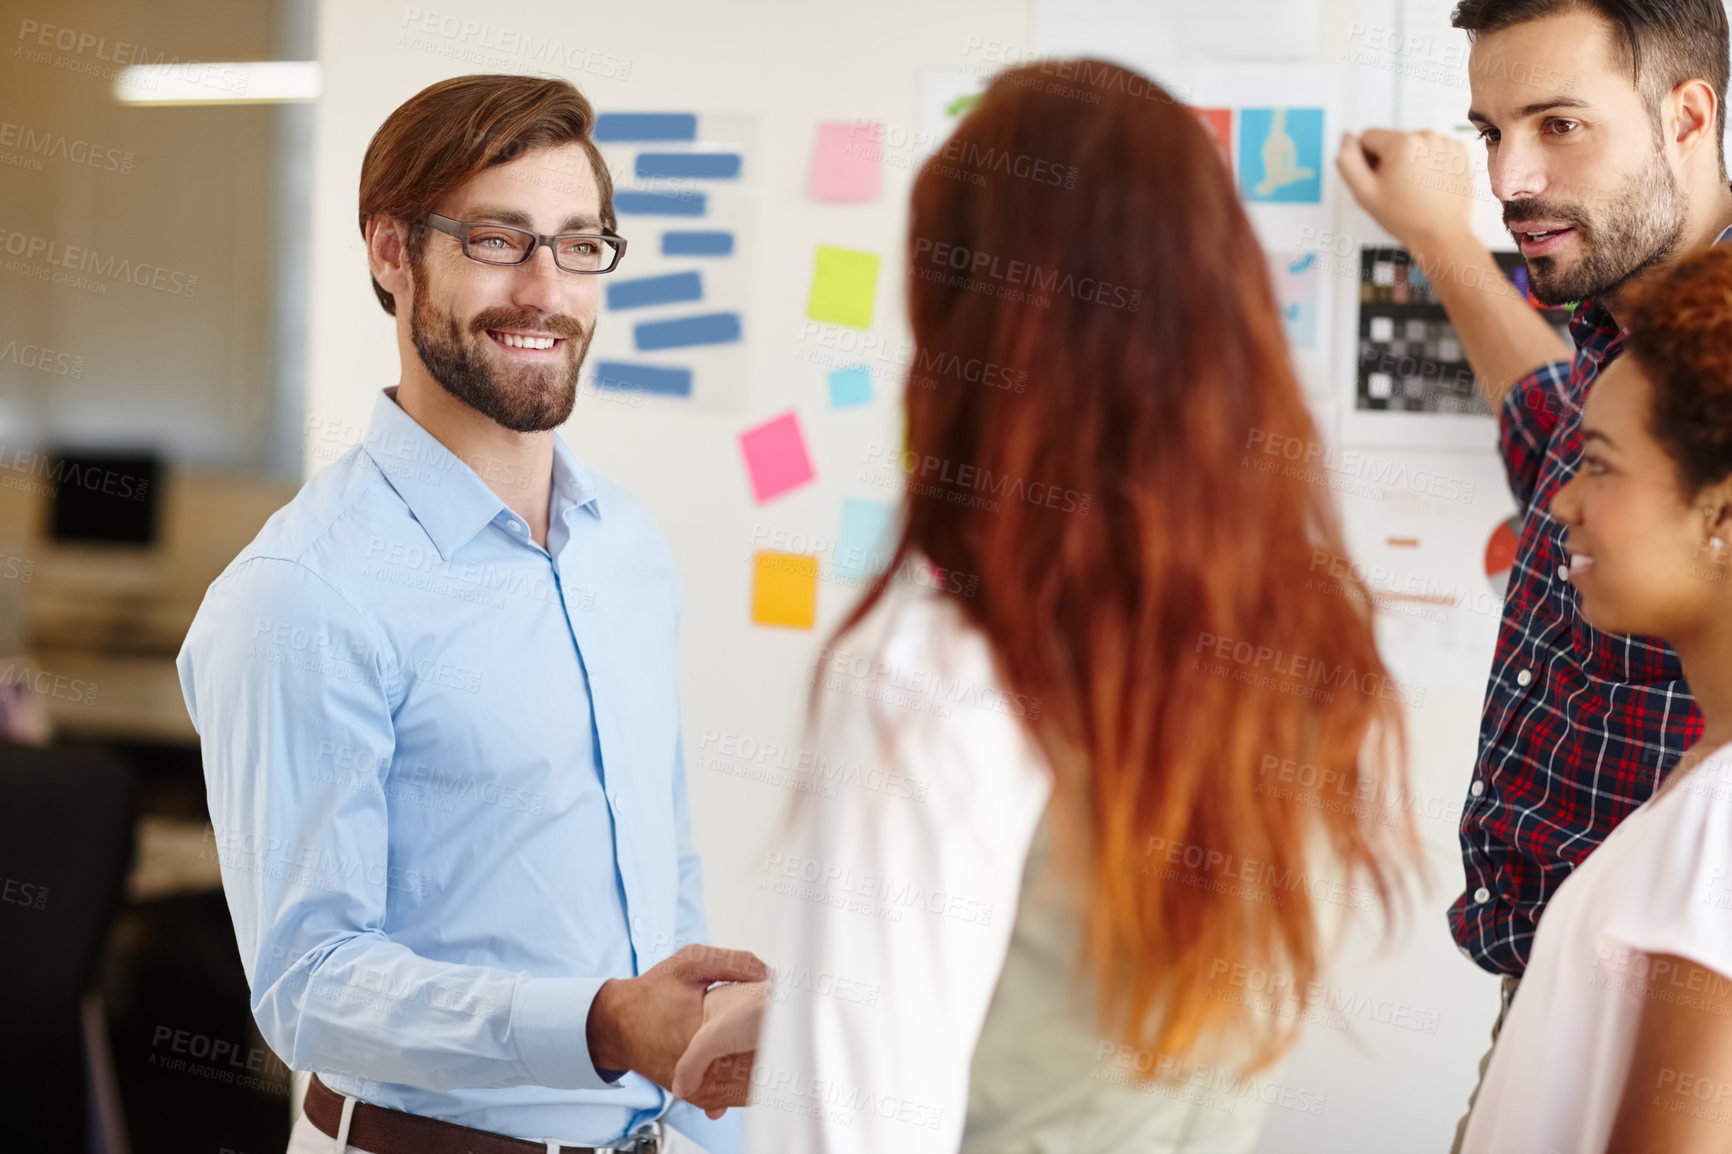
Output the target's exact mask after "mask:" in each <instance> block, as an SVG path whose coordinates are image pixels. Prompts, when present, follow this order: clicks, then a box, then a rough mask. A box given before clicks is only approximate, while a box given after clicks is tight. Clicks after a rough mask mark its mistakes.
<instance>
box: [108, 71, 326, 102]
mask: <svg viewBox="0 0 1732 1154" xmlns="http://www.w3.org/2000/svg"><path fill="white" fill-rule="evenodd" d="M323 87H324V70H323V69H322V68H320V67H319V62H318V61H317V60H252V61H243V62H240V63H230V64H224V63H219V62H215V61H203V60H189V61H185V62H182V61H176V62H174V63H173V64H133V65H129V66H128V67H126V68H123V69H121V70H120V75H119V76H117V77H116V78H115V81H114V98H115V99H116V100H118V101H120V102H121V103H122V104H287V103H296V102H304V101H308V100H317V99H318V98H319V91H320V89H322V88H323Z"/></svg>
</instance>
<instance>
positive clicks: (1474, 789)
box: [1467, 781, 1485, 797]
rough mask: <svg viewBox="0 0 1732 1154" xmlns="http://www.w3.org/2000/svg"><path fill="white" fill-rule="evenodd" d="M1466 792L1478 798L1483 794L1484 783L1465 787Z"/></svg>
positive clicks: (1475, 783)
mask: <svg viewBox="0 0 1732 1154" xmlns="http://www.w3.org/2000/svg"><path fill="white" fill-rule="evenodd" d="M1467 792H1469V793H1471V794H1473V796H1475V797H1478V796H1479V795H1480V794H1482V793H1484V792H1485V782H1483V781H1476V782H1474V783H1473V784H1472V785H1470V786H1468V787H1467Z"/></svg>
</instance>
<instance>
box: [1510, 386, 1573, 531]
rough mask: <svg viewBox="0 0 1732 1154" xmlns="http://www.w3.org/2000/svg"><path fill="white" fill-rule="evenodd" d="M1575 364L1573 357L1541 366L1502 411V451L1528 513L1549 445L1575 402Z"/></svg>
mask: <svg viewBox="0 0 1732 1154" xmlns="http://www.w3.org/2000/svg"><path fill="white" fill-rule="evenodd" d="M1572 365H1573V362H1572V361H1569V360H1560V361H1551V362H1549V363H1547V364H1543V365H1541V366H1540V367H1539V368H1537V369H1535V370H1534V371H1533V372H1531V373H1529V374H1528V375H1527V376H1525V377H1523V378H1522V379H1521V380H1519V381H1517V382H1516V384H1515V387H1514V388H1512V389H1511V390H1510V391H1509V396H1507V397H1505V398H1504V401H1503V407H1502V409H1501V410H1500V411H1499V414H1498V451H1499V452H1500V453H1501V454H1502V456H1503V467H1504V473H1505V475H1506V476H1507V477H1508V478H1509V487H1510V492H1511V493H1512V494H1514V496H1515V499H1516V504H1517V505H1518V506H1520V507H1521V510H1522V512H1523V513H1524V514H1525V513H1526V512H1527V508H1528V505H1529V504H1531V503H1532V501H1533V496H1534V490H1535V489H1536V488H1537V487H1538V485H1539V479H1540V466H1541V465H1542V464H1544V462H1545V458H1546V446H1547V445H1549V444H1550V443H1551V439H1552V433H1553V432H1555V431H1556V430H1557V427H1558V421H1559V419H1560V418H1561V417H1562V416H1563V413H1564V411H1565V410H1566V409H1567V408H1569V406H1570V405H1572V404H1573V403H1574V402H1572V401H1571V400H1570V399H1569V393H1568V389H1569V381H1570V369H1571V367H1572Z"/></svg>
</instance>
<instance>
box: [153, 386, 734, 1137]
mask: <svg viewBox="0 0 1732 1154" xmlns="http://www.w3.org/2000/svg"><path fill="white" fill-rule="evenodd" d="M394 393H395V390H394V389H388V390H385V391H384V392H383V393H381V395H380V396H379V398H378V401H377V403H376V404H375V406H374V411H373V419H372V423H371V425H370V426H369V427H368V429H367V431H366V435H365V437H364V438H362V439H360V443H359V444H357V445H355V446H354V447H353V448H351V449H349V450H348V451H347V452H346V453H345V454H344V455H343V456H342V457H341V458H339V459H338V460H337V461H336V462H335V463H333V464H332V465H331V466H329V467H328V468H326V469H324V470H323V471H321V472H320V473H319V474H318V475H316V476H315V477H313V478H312V479H311V480H310V481H308V482H307V484H306V485H305V486H304V487H303V488H302V489H301V491H300V492H299V493H298V494H297V495H296V496H295V499H294V500H293V501H291V502H290V503H289V504H288V505H287V506H285V507H284V508H282V509H281V510H279V511H278V512H277V513H276V514H275V515H274V516H272V517H271V519H270V520H269V521H268V522H267V523H266V525H265V527H264V528H263V529H262V530H261V531H260V532H259V535H258V537H257V538H256V539H255V540H254V541H253V542H252V544H250V545H248V546H247V548H246V549H245V550H243V551H242V552H241V554H240V556H238V557H237V558H235V560H234V561H233V562H232V563H231V564H230V565H229V566H228V568H227V569H225V570H224V571H223V573H222V575H221V576H220V577H218V578H217V580H216V581H215V582H214V583H212V585H211V587H210V589H209V591H208V592H207V593H206V594H205V599H204V603H203V605H201V606H200V608H199V612H198V616H197V618H196V619H195V620H194V622H193V625H192V629H191V630H190V631H189V632H188V634H187V638H186V642H185V644H184V645H183V646H182V648H181V651H180V656H179V659H178V665H179V668H180V678H181V688H182V691H183V693H184V694H185V696H186V704H187V709H188V711H189V712H190V713H191V715H192V721H193V724H194V726H195V727H196V728H197V729H198V733H199V738H200V742H201V745H202V748H203V755H204V771H205V782H206V785H207V788H208V791H209V801H210V813H211V826H212V837H213V839H214V841H215V849H216V853H217V856H218V859H219V861H220V863H221V867H222V876H223V890H224V892H225V893H226V894H227V896H228V904H229V910H230V913H231V914H232V915H233V918H234V924H235V936H236V938H237V939H238V941H239V944H240V953H241V961H242V963H243V965H244V966H245V968H246V974H247V980H248V982H249V983H250V985H251V988H252V1004H253V1014H254V1017H255V1018H256V1019H257V1020H258V1023H259V1028H260V1030H261V1031H263V1034H264V1037H265V1040H266V1041H267V1042H268V1043H269V1044H270V1046H271V1048H272V1049H273V1050H275V1051H276V1052H277V1054H278V1055H279V1056H281V1057H282V1058H283V1060H284V1061H285V1062H287V1063H288V1065H289V1066H291V1067H292V1068H294V1069H297V1070H311V1071H315V1072H317V1073H318V1074H319V1075H320V1076H321V1077H322V1078H323V1080H324V1081H325V1082H326V1083H328V1084H329V1085H330V1086H331V1087H332V1088H333V1089H335V1090H337V1091H339V1092H342V1093H347V1094H353V1095H355V1096H356V1097H358V1098H361V1099H363V1100H365V1101H368V1102H374V1103H377V1104H379V1105H382V1106H388V1107H391V1108H393V1109H397V1110H406V1111H408V1112H410V1113H414V1114H421V1115H426V1116H429V1117H433V1118H440V1119H444V1120H446V1121H450V1122H456V1123H459V1124H461V1125H464V1126H473V1127H476V1128H478V1129H482V1130H490V1131H493V1132H495V1133H499V1134H508V1135H512V1136H514V1137H520V1138H530V1139H536V1140H544V1139H547V1138H554V1139H558V1140H559V1141H561V1142H565V1143H569V1144H573V1145H600V1144H608V1143H613V1142H617V1141H619V1140H620V1139H621V1138H622V1137H623V1136H624V1135H625V1134H626V1133H628V1132H629V1130H630V1129H631V1128H632V1127H633V1126H635V1125H637V1124H639V1123H641V1122H642V1121H643V1120H645V1119H648V1118H653V1117H655V1116H657V1115H661V1114H663V1113H664V1111H667V1110H668V1109H669V1104H670V1102H671V1101H672V1099H671V1096H670V1095H668V1094H667V1092H666V1091H664V1090H662V1089H661V1088H660V1087H658V1086H657V1085H655V1084H654V1083H653V1082H651V1081H649V1080H648V1079H646V1078H643V1077H642V1076H640V1075H638V1074H635V1073H628V1074H626V1075H624V1076H623V1077H621V1078H619V1079H618V1081H616V1082H611V1083H610V1082H608V1081H607V1080H606V1079H605V1078H604V1077H603V1076H602V1075H601V1074H600V1073H598V1072H597V1071H596V1069H595V1067H594V1065H593V1064H592V1063H591V1061H590V1058H589V1052H588V1046H587V1043H586V1037H585V1025H586V1023H587V1021H588V1017H589V1007H590V1002H591V1000H592V999H593V998H594V997H595V992H596V990H597V989H599V988H600V986H601V984H602V983H603V982H604V981H605V980H607V979H608V978H624V977H631V976H633V975H635V974H639V973H642V972H643V971H644V970H646V969H648V968H649V967H650V966H652V965H654V964H655V963H656V962H658V961H660V960H662V959H663V958H665V957H667V956H668V955H669V954H671V953H673V952H675V951H676V950H677V949H678V948H679V947H680V946H682V945H685V944H687V943H690V942H694V941H703V940H705V933H706V931H705V924H704V914H703V902H702V894H701V885H702V883H701V879H700V871H699V864H698V857H697V854H696V852H695V851H694V850H693V848H692V841H691V831H690V820H689V816H688V812H687V803H686V782H685V762H684V751H683V748H682V744H681V734H680V713H679V701H678V694H677V687H676V683H675V638H676V632H677V627H678V622H679V616H680V612H681V608H682V603H681V598H680V592H679V588H678V583H677V579H676V576H675V573H674V568H673V563H672V559H671V558H670V557H669V555H668V552H667V547H666V545H665V543H664V542H663V540H662V538H661V535H660V533H659V532H658V531H657V529H656V527H655V524H654V523H653V521H652V520H651V519H650V517H649V515H648V513H647V512H645V510H644V509H643V508H642V506H640V505H639V504H638V503H637V502H636V501H635V500H633V499H632V498H631V497H630V496H629V495H628V494H627V493H625V491H624V490H622V489H620V488H619V487H617V486H615V485H613V484H612V483H610V482H608V481H607V480H606V479H604V478H602V477H599V476H596V475H595V474H592V473H590V472H589V471H588V470H587V469H585V468H584V466H583V465H582V464H581V463H580V462H579V461H578V460H577V458H576V456H575V455H574V454H573V453H572V451H571V449H570V447H568V446H567V445H566V444H565V442H564V441H563V440H561V439H560V438H559V437H558V436H557V435H555V437H554V458H553V487H552V506H551V518H550V524H549V529H548V534H547V549H546V550H545V551H544V550H543V549H542V548H541V546H539V545H537V544H536V543H535V542H534V540H533V539H532V538H531V537H530V535H529V531H528V528H527V526H526V525H525V524H524V522H523V520H522V518H520V517H518V516H516V515H515V514H514V513H512V512H511V510H510V509H509V508H507V506H506V505H505V503H504V502H503V501H501V500H500V498H499V497H498V496H497V495H496V494H495V493H494V492H493V491H492V490H491V489H489V488H488V487H487V484H486V483H485V482H484V481H483V480H482V478H481V476H480V475H479V474H478V473H477V472H476V471H475V470H474V469H472V468H470V467H469V466H468V465H466V464H464V463H463V462H461V461H459V460H458V459H457V458H456V457H455V456H454V455H452V453H451V452H450V451H449V450H447V449H446V448H445V447H444V446H443V445H441V444H440V443H439V442H438V441H437V440H435V439H434V438H433V437H432V436H431V435H430V434H429V433H428V432H427V431H426V430H425V429H423V428H421V426H420V425H418V424H417V423H416V422H415V421H414V420H412V419H411V418H410V417H409V415H408V414H406V413H404V412H403V410H402V409H400V408H399V407H398V406H397V404H396V401H395V399H394ZM333 439H334V435H333ZM350 439H351V440H353V439H355V438H350ZM483 468H484V469H485V468H486V467H485V466H483ZM502 480H504V481H505V482H507V483H509V481H510V479H509V478H502ZM667 1120H668V1121H669V1122H670V1123H671V1124H673V1125H675V1126H676V1127H677V1128H678V1129H680V1130H682V1131H684V1132H685V1133H687V1134H689V1135H691V1136H692V1137H693V1138H695V1139H696V1140H698V1141H699V1142H701V1143H703V1144H704V1145H705V1146H707V1147H709V1148H710V1149H712V1150H714V1151H718V1152H721V1151H729V1150H734V1149H737V1148H738V1146H739V1144H740V1142H739V1127H738V1124H737V1123H738V1112H737V1111H733V1112H730V1113H729V1115H728V1116H727V1117H726V1118H724V1119H723V1120H722V1121H721V1122H720V1123H716V1122H711V1121H709V1120H708V1119H706V1118H705V1117H704V1116H703V1114H702V1113H701V1112H700V1111H697V1110H695V1109H693V1108H692V1107H690V1106H688V1105H686V1104H683V1103H678V1104H674V1105H673V1107H672V1110H671V1112H669V1113H667Z"/></svg>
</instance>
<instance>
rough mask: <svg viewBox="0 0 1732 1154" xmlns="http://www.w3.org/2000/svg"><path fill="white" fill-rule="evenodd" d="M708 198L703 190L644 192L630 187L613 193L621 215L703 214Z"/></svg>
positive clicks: (614, 202)
mask: <svg viewBox="0 0 1732 1154" xmlns="http://www.w3.org/2000/svg"><path fill="white" fill-rule="evenodd" d="M706 199H707V198H706V197H705V196H704V194H703V193H701V192H642V191H638V190H632V189H628V190H626V191H624V192H616V193H614V194H613V207H614V211H615V212H617V213H619V214H620V215H621V216H702V215H704V209H705V207H706V204H705V202H706Z"/></svg>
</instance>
